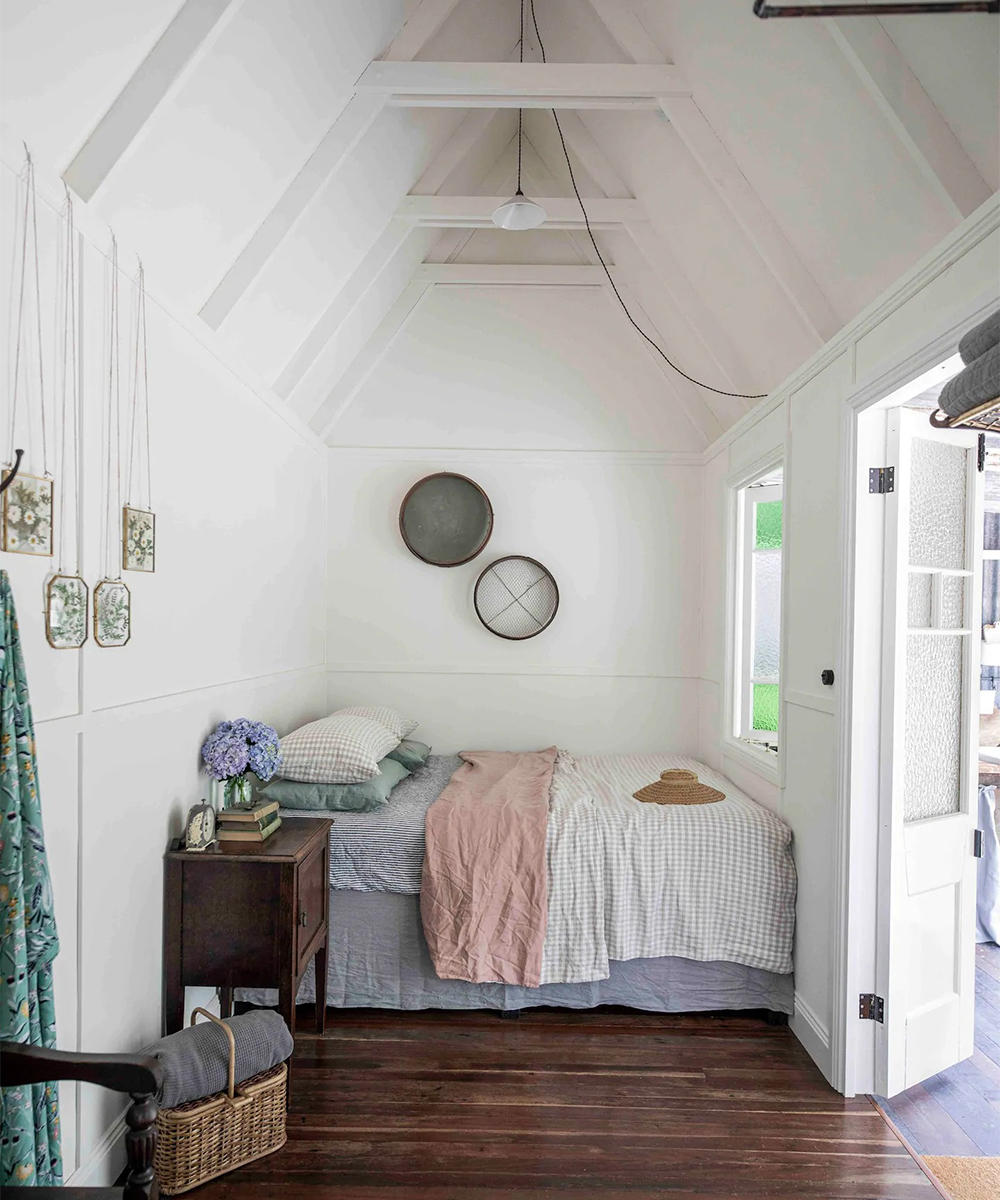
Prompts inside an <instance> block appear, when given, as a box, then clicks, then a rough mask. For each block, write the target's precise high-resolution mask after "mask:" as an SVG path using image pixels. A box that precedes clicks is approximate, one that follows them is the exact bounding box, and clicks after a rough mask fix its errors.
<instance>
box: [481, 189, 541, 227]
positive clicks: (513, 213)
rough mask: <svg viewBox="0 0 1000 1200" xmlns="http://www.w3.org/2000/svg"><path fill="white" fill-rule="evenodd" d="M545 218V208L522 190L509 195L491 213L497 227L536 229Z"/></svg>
mask: <svg viewBox="0 0 1000 1200" xmlns="http://www.w3.org/2000/svg"><path fill="white" fill-rule="evenodd" d="M544 220H545V209H544V208H542V206H541V205H540V204H536V203H535V202H534V200H529V199H528V198H527V197H526V196H525V195H524V193H523V192H518V193H517V194H516V195H514V196H511V198H510V199H509V200H508V201H507V203H506V204H501V205H500V207H499V208H498V209H497V210H496V212H495V213H494V214H493V224H494V225H496V227H497V228H498V229H537V228H538V226H539V225H541V224H542V222H543V221H544Z"/></svg>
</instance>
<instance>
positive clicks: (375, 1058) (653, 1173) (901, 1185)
mask: <svg viewBox="0 0 1000 1200" xmlns="http://www.w3.org/2000/svg"><path fill="white" fill-rule="evenodd" d="M307 1027H308V1022H307V1021H303V1022H302V1024H301V1025H300V1028H302V1029H303V1030H305V1028H307ZM674 1192H677V1193H681V1194H683V1196H684V1197H685V1198H686V1200H720V1198H721V1197H742V1198H743V1200H763V1198H764V1197H788V1198H791V1197H794V1198H796V1200H806V1198H807V1197H822V1198H823V1200H834V1198H836V1200H861V1198H865V1200H878V1198H890V1197H891V1200H920V1198H923V1197H928V1198H931V1197H936V1196H937V1192H936V1191H935V1189H934V1187H933V1186H932V1185H931V1184H930V1182H929V1181H928V1180H927V1179H926V1177H925V1176H924V1175H923V1174H922V1172H921V1170H920V1168H919V1167H918V1166H917V1164H916V1163H915V1162H914V1160H913V1159H912V1158H911V1157H910V1156H909V1155H908V1154H907V1152H906V1150H905V1149H904V1147H903V1146H902V1145H901V1143H900V1142H899V1141H898V1140H897V1138H896V1137H895V1136H894V1134H893V1133H892V1131H891V1130H890V1129H889V1127H888V1126H887V1125H886V1123H885V1122H884V1121H883V1120H882V1118H881V1117H880V1116H879V1114H878V1112H877V1111H876V1110H875V1108H874V1106H873V1105H872V1103H871V1102H870V1101H869V1100H868V1099H866V1098H857V1099H853V1100H845V1099H844V1098H843V1097H842V1096H838V1095H837V1094H836V1093H835V1092H834V1091H832V1089H831V1088H830V1087H828V1085H827V1084H826V1083H825V1081H824V1080H823V1078H822V1077H821V1075H820V1073H819V1072H818V1071H817V1069H816V1068H815V1066H814V1065H813V1064H812V1062H811V1061H810V1060H809V1058H808V1056H807V1055H806V1053H805V1051H804V1050H803V1049H802V1047H801V1046H800V1045H799V1043H798V1042H797V1041H796V1040H795V1038H794V1037H793V1036H792V1035H791V1033H790V1032H789V1031H788V1029H787V1028H772V1027H768V1026H767V1025H765V1024H764V1023H763V1021H761V1020H759V1019H758V1018H755V1017H750V1016H745V1017H744V1016H727V1017H717V1016H708V1015H704V1016H659V1015H652V1014H643V1013H635V1012H625V1011H621V1012H615V1011H610V1010H596V1011H592V1012H582V1013H570V1012H556V1011H542V1010H535V1011H530V1012H526V1013H525V1014H524V1015H523V1016H522V1017H521V1019H520V1020H519V1021H502V1020H500V1019H499V1018H498V1017H497V1016H496V1015H495V1014H488V1013H439V1012H430V1013H397V1012H389V1013H385V1012H367V1011H360V1010H353V1011H351V1010H347V1011H341V1012H334V1011H332V1010H331V1012H330V1013H329V1016H328V1022H327V1032H326V1033H325V1034H324V1035H322V1036H317V1035H315V1034H310V1033H308V1032H305V1031H303V1032H300V1033H298V1034H297V1036H296V1050H295V1056H294V1059H293V1066H292V1085H291V1102H290V1109H289V1120H288V1143H287V1145H286V1146H285V1147H284V1148H283V1149H281V1150H280V1151H278V1152H277V1153H275V1154H273V1155H271V1156H270V1157H268V1158H265V1159H262V1160H260V1161H259V1162H257V1163H252V1164H250V1165H249V1166H247V1167H245V1168H243V1169H242V1170H240V1171H237V1172H234V1173H232V1174H230V1175H227V1176H225V1177H224V1178H223V1179H220V1180H218V1181H216V1182H214V1183H210V1184H207V1185H206V1186H205V1187H203V1188H200V1189H198V1190H197V1191H196V1192H192V1193H190V1194H191V1196H192V1197H197V1200H265V1198H271V1197H274V1198H276V1200H296V1198H298V1200H320V1197H322V1198H323V1200H327V1198H329V1200H347V1198H348V1197H350V1200H397V1198H398V1200H403V1198H405V1200H472V1198H476V1200H487V1198H489V1197H493V1196H497V1197H510V1198H516V1200H529V1198H532V1200H533V1198H535V1197H543V1196H552V1197H559V1198H560V1200H582V1198H584V1197H600V1198H603V1200H626V1198H627V1200H653V1197H662V1196H665V1195H667V1194H670V1193H674Z"/></svg>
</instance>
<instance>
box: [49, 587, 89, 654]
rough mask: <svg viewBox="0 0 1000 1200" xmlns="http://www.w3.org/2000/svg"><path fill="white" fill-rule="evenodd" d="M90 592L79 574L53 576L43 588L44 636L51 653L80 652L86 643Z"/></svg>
mask: <svg viewBox="0 0 1000 1200" xmlns="http://www.w3.org/2000/svg"><path fill="white" fill-rule="evenodd" d="M89 592H90V589H89V588H88V587H87V585H86V584H85V583H84V581H83V580H82V579H81V578H80V576H79V575H53V576H52V578H51V579H50V580H49V581H48V583H47V584H46V585H45V636H46V638H47V639H48V643H49V645H50V646H51V647H52V648H53V649H54V650H79V648H80V647H81V646H82V645H83V643H84V642H85V641H86V640H87V600H88V596H89Z"/></svg>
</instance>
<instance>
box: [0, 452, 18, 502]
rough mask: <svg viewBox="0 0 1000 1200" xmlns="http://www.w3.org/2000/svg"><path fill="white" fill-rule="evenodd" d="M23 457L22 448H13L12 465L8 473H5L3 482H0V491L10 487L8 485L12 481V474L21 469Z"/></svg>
mask: <svg viewBox="0 0 1000 1200" xmlns="http://www.w3.org/2000/svg"><path fill="white" fill-rule="evenodd" d="M23 457H24V451H23V450H15V451H14V465H13V467H11V469H10V474H9V475H5V476H4V479H3V482H2V483H0V492H5V491H6V490H7V489H8V488H9V487H10V485H11V484H12V483H13V482H14V476H15V475H16V474H17V473H18V471H20V469H21V459H22V458H23Z"/></svg>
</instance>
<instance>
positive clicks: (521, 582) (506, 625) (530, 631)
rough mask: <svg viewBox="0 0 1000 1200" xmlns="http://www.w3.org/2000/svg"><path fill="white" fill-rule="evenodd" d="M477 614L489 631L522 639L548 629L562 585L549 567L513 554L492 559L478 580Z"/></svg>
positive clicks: (557, 605)
mask: <svg viewBox="0 0 1000 1200" xmlns="http://www.w3.org/2000/svg"><path fill="white" fill-rule="evenodd" d="M473 601H474V603H475V606H476V615H477V616H478V617H479V619H480V621H482V623H483V624H484V625H485V626H486V628H487V629H488V630H489V631H490V633H495V634H496V635H497V637H502V638H507V639H508V640H509V641H512V642H521V641H524V640H525V638H531V637H535V636H536V635H537V634H539V633H541V632H542V630H543V629H547V628H548V627H549V626H550V625H551V624H552V622H553V620H554V619H555V615H556V613H557V612H558V611H559V588H558V586H557V585H556V581H555V579H553V577H552V574H551V573H550V571H549V570H548V568H547V567H543V566H542V564H541V563H540V562H538V561H537V560H536V559H534V558H526V557H525V556H523V555H520V554H511V555H508V556H507V557H506V558H498V559H497V560H496V562H493V563H490V565H489V566H488V567H487V568H486V570H485V571H483V573H482V574H481V575H480V576H479V578H478V580H477V581H476V590H475V593H474V596H473Z"/></svg>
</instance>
